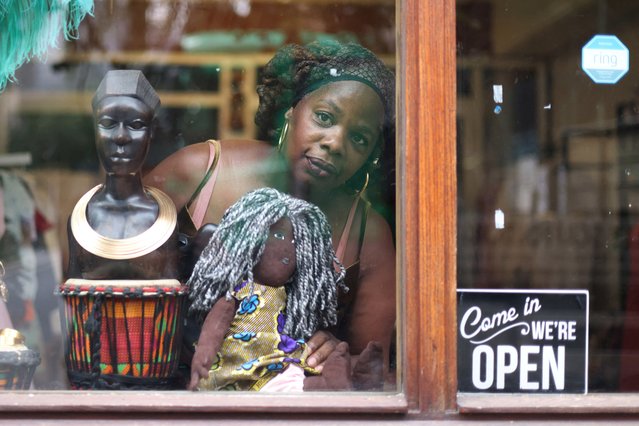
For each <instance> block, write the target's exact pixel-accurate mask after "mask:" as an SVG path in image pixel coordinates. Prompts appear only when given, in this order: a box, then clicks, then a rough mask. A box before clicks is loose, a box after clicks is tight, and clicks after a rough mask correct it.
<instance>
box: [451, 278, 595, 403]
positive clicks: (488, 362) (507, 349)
mask: <svg viewBox="0 0 639 426" xmlns="http://www.w3.org/2000/svg"><path fill="white" fill-rule="evenodd" d="M457 325H458V330H457V378H458V384H459V391H460V392H498V393H502V392H504V393H586V392H587V390H588V379H587V370H588V291H587V290H532V289H531V290H462V289H460V290H457Z"/></svg>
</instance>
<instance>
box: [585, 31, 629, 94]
mask: <svg viewBox="0 0 639 426" xmlns="http://www.w3.org/2000/svg"><path fill="white" fill-rule="evenodd" d="M629 67H630V53H629V51H628V48H627V47H626V46H625V45H624V44H623V43H622V42H621V40H619V39H618V38H617V37H616V36H614V35H596V36H594V37H593V38H591V39H590V41H589V42H588V43H586V44H585V45H584V47H582V48H581V69H583V70H584V72H585V73H586V74H588V76H589V77H590V78H591V79H592V81H594V82H595V83H598V84H615V83H617V82H618V81H619V80H620V79H621V77H623V76H624V75H626V73H627V72H628V68H629Z"/></svg>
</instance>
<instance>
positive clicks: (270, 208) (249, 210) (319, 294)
mask: <svg viewBox="0 0 639 426" xmlns="http://www.w3.org/2000/svg"><path fill="white" fill-rule="evenodd" d="M283 217H287V218H289V219H290V221H291V224H292V225H293V238H294V241H295V247H296V253H297V257H296V270H295V273H294V275H293V277H292V278H291V281H290V282H289V283H288V284H287V286H286V291H287V305H286V315H287V318H288V319H287V321H286V326H285V328H284V332H285V333H286V334H287V335H289V336H291V337H293V338H295V339H303V338H308V337H309V336H311V335H312V334H313V333H314V332H315V331H316V330H317V329H318V328H321V327H331V326H333V325H335V324H336V322H337V287H338V286H341V287H343V288H345V287H344V284H343V280H344V275H345V272H344V267H343V266H342V265H341V263H340V262H339V260H338V259H337V257H336V255H335V251H334V250H333V243H332V238H331V227H330V225H329V223H328V221H327V220H326V216H325V215H324V213H322V211H321V210H320V209H319V208H318V207H317V206H315V205H313V204H311V203H308V202H306V201H304V200H300V199H297V198H294V197H291V196H289V195H286V194H283V193H281V192H279V191H277V190H275V189H272V188H262V189H258V190H255V191H252V192H249V193H248V194H246V195H244V196H243V197H242V198H240V200H238V201H237V202H236V203H235V204H233V205H232V206H231V207H230V208H229V209H228V210H227V211H226V212H225V213H224V216H223V217H222V221H221V222H220V224H219V226H218V227H217V229H216V230H215V232H214V233H213V236H212V237H211V240H210V241H209V244H208V245H207V246H206V248H205V249H204V251H203V252H202V255H201V256H200V258H199V259H198V261H197V263H196V265H195V268H194V270H193V274H192V275H191V278H190V279H189V281H188V285H189V286H190V288H191V292H190V298H191V300H192V305H191V307H190V310H191V311H192V312H197V313H200V314H202V313H205V312H208V311H209V310H210V309H211V308H212V306H213V304H214V303H215V302H216V301H217V300H218V299H219V298H220V297H223V296H225V295H227V297H228V294H229V293H230V292H232V291H233V289H234V288H235V287H236V286H238V285H240V284H242V283H243V282H247V281H248V283H249V285H250V284H251V283H252V282H253V269H254V268H255V266H256V265H257V264H258V263H259V261H260V258H261V256H262V253H263V252H264V247H265V243H266V240H267V239H268V234H269V230H270V228H271V226H272V225H273V224H275V223H276V222H277V221H279V220H280V219H282V218H283ZM335 265H338V268H337V270H336V269H335ZM266 284H268V283H266Z"/></svg>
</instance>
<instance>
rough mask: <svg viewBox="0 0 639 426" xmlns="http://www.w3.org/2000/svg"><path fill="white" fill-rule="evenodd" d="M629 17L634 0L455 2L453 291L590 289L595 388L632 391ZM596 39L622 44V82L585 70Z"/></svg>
mask: <svg viewBox="0 0 639 426" xmlns="http://www.w3.org/2000/svg"><path fill="white" fill-rule="evenodd" d="M638 23H639V2H636V1H634V0H565V1H561V2H557V1H553V0H535V1H524V0H517V1H515V0H492V1H486V0H483V1H471V0H459V1H457V40H458V43H457V96H458V97H457V101H458V105H457V111H458V126H457V133H458V185H459V186H458V287H459V288H516V289H587V290H589V291H590V348H589V355H590V362H589V384H590V386H589V388H590V392H601V391H606V392H608V391H613V392H614V391H636V390H638V389H639V344H638V343H637V342H639V25H637V24H638ZM596 34H612V35H616V36H617V37H618V38H619V39H620V40H621V41H622V42H623V43H624V44H625V45H626V46H627V48H628V49H629V51H630V70H629V72H628V73H627V74H626V75H625V76H624V77H623V78H622V79H621V80H620V81H619V82H618V83H617V84H613V85H611V84H595V83H594V82H593V81H592V80H591V79H590V77H588V75H586V73H585V72H584V71H583V70H582V69H581V49H582V47H583V46H584V45H585V44H586V43H587V42H588V41H589V40H590V39H591V38H592V37H593V36H594V35H596ZM494 86H501V90H502V92H503V98H502V99H501V102H498V100H499V96H497V97H495V93H494ZM499 211H501V212H502V213H503V219H504V224H503V229H502V228H501V227H500V226H499V224H497V226H496V217H497V218H500V217H501V214H500V213H497V215H496V212H499ZM497 222H499V220H498V221H497Z"/></svg>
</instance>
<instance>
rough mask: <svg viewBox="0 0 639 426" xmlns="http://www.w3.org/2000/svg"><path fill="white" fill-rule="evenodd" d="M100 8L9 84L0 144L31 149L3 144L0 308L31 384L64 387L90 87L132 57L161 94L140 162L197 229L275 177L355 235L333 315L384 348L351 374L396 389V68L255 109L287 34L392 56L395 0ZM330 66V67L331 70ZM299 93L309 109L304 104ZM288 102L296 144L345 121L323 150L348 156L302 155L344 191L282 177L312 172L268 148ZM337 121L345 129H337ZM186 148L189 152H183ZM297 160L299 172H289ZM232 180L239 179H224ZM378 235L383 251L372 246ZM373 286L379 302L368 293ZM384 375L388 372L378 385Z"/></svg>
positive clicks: (346, 329) (362, 345) (88, 143)
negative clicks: (26, 357) (208, 184)
mask: <svg viewBox="0 0 639 426" xmlns="http://www.w3.org/2000/svg"><path fill="white" fill-rule="evenodd" d="M95 7H96V9H95V13H94V17H92V18H87V19H85V21H84V22H83V24H82V27H81V30H80V34H79V38H78V40H74V41H72V42H67V43H65V44H64V45H63V46H62V49H59V50H58V51H57V52H55V53H52V54H51V56H50V57H49V59H48V62H46V63H40V62H36V61H34V62H32V63H29V64H27V65H25V66H23V67H22V68H21V69H20V70H19V71H18V74H17V77H18V80H19V83H17V84H11V85H10V86H9V87H8V88H7V90H6V91H5V92H3V93H1V94H0V152H3V153H5V154H8V153H23V152H26V153H30V155H31V160H30V163H29V164H28V165H25V164H24V163H11V162H10V161H7V162H4V163H3V162H2V159H3V157H2V156H1V155H0V167H1V169H0V178H1V181H2V188H3V190H4V202H3V203H2V204H3V206H4V208H5V214H4V217H5V222H6V229H7V231H6V232H5V234H4V236H3V237H2V238H0V260H2V261H3V262H4V263H5V266H6V269H7V275H6V278H5V281H6V282H7V286H8V288H9V302H8V303H7V308H8V309H9V312H10V314H11V319H12V320H13V323H14V326H15V328H17V329H18V330H20V332H22V333H23V334H24V335H25V336H26V343H27V345H28V346H29V347H30V348H34V349H36V350H38V351H39V352H40V353H41V355H42V365H40V366H39V367H38V369H37V370H36V373H35V376H34V379H33V383H34V387H35V388H36V389H67V388H68V387H69V384H68V379H67V377H66V375H65V371H64V370H65V369H64V356H63V345H62V337H61V333H62V331H61V328H60V320H59V309H60V307H59V305H58V302H59V301H58V300H57V299H56V298H55V297H54V296H53V291H54V289H55V288H56V286H58V285H59V284H60V283H61V282H63V281H64V279H66V278H67V274H66V271H65V270H64V266H63V265H66V264H67V262H68V261H67V257H68V254H67V247H66V243H65V241H66V239H67V236H66V221H67V218H68V216H69V214H70V212H71V209H72V207H73V206H74V205H75V203H76V201H77V200H78V199H79V198H80V197H81V196H82V194H83V193H84V192H85V191H86V189H87V188H91V187H93V186H95V185H96V184H97V183H99V182H102V181H103V177H102V176H101V173H102V172H101V170H100V169H99V165H98V163H97V161H96V158H97V156H96V152H95V145H94V130H93V128H92V126H91V119H90V113H91V103H90V99H91V96H92V95H93V93H94V92H95V89H96V88H97V86H98V83H99V82H100V81H101V80H102V78H103V76H104V74H105V72H106V71H108V70H110V69H139V70H141V71H143V72H144V74H145V75H146V76H147V78H148V80H149V82H150V83H151V85H152V86H153V87H154V88H155V89H156V90H157V91H158V94H159V96H160V98H161V100H162V107H161V108H160V110H159V111H158V127H157V129H156V132H155V134H154V140H153V143H152V144H151V148H150V152H149V154H148V156H147V160H146V163H145V165H144V168H143V172H144V173H145V174H147V178H146V180H147V183H148V184H150V185H152V186H156V187H160V188H162V189H163V190H164V191H165V192H166V193H167V194H169V195H170V196H171V197H172V198H173V201H174V203H175V204H176V206H177V207H178V209H180V208H182V207H184V206H185V205H188V206H189V207H190V209H189V214H190V216H191V217H190V220H191V223H190V225H191V226H193V225H196V226H199V225H201V224H204V223H209V222H212V223H217V222H219V221H220V219H221V217H222V214H223V212H224V211H225V209H226V208H227V207H229V206H230V205H231V204H232V202H233V201H236V200H237V199H238V198H239V197H240V195H243V194H244V193H246V192H247V191H248V190H250V189H253V188H255V187H257V186H264V185H267V184H268V185H270V186H276V187H278V188H279V189H281V190H283V191H286V192H291V193H295V195H298V196H299V197H302V198H307V199H309V201H313V202H315V203H316V204H318V205H320V206H321V208H322V209H323V210H324V212H325V213H326V215H327V217H328V219H329V222H330V223H331V225H332V228H333V239H334V245H335V249H336V250H337V251H338V252H339V250H338V249H340V248H339V247H338V246H340V244H339V241H340V237H341V236H342V235H343V234H344V235H346V236H345V237H344V238H343V239H341V240H342V241H343V242H344V243H343V244H342V245H341V252H342V256H343V257H340V260H341V261H342V262H343V263H344V266H345V267H348V269H349V271H350V272H349V273H350V275H349V277H348V278H347V281H348V280H350V281H351V282H352V283H353V284H352V285H351V286H352V288H351V291H350V292H349V293H348V296H346V297H345V298H344V299H343V300H341V302H342V305H341V309H342V310H341V311H340V315H341V317H340V318H343V319H344V320H343V322H342V323H341V324H340V327H338V328H337V329H333V330H331V331H332V333H333V334H335V335H337V336H338V337H339V338H340V339H343V340H346V341H348V342H349V344H350V352H351V354H352V355H353V356H358V355H360V354H361V353H362V352H364V351H368V352H365V353H366V354H367V356H366V357H364V358H365V359H366V360H369V362H371V365H377V364H376V361H375V360H380V359H383V360H384V363H383V364H382V367H381V368H380V369H377V370H379V371H377V370H376V372H375V374H373V377H377V378H376V379H375V378H374V379H371V380H370V381H369V383H364V384H356V383H354V384H353V386H354V387H355V388H358V389H367V390H381V389H384V390H393V389H395V388H396V383H395V378H394V377H395V361H394V360H395V351H394V349H393V350H391V348H390V347H391V346H392V345H391V342H392V340H393V339H394V325H395V311H394V310H395V306H394V305H395V304H394V294H395V278H394V276H395V274H394V267H395V265H394V235H395V231H394V223H395V222H394V211H395V207H394V206H395V198H394V197H395V195H394V173H395V169H394V157H395V148H394V117H392V114H391V111H394V97H393V93H387V92H385V90H386V89H385V88H384V87H386V86H388V87H394V80H393V78H394V77H387V76H385V77H383V78H382V80H384V79H386V80H387V81H384V82H382V83H380V81H375V82H373V80H374V79H375V78H377V77H379V76H380V75H381V74H379V73H377V77H376V76H375V74H376V72H374V73H373V75H369V76H359V77H358V78H359V80H360V81H359V82H356V81H355V80H356V79H348V78H343V79H340V78H336V80H347V81H336V82H333V83H331V84H335V85H336V86H339V88H340V89H339V90H327V87H328V85H327V84H325V82H322V83H321V84H320V83H318V84H316V85H315V86H313V87H312V88H307V89H308V90H306V91H305V92H304V93H301V92H300V93H296V98H295V99H289V100H288V101H287V102H290V103H289V104H288V105H285V104H284V103H283V102H281V99H280V104H279V105H278V108H280V109H279V110H278V112H277V114H278V116H277V118H276V121H273V122H271V123H270V124H269V125H264V121H263V123H262V124H259V123H257V124H256V120H255V115H256V111H257V110H258V105H259V104H260V102H261V101H260V98H259V96H258V93H257V91H256V89H257V86H258V84H260V83H261V82H263V81H264V78H265V74H264V72H265V70H267V68H265V65H266V64H267V63H268V62H269V60H270V59H271V58H272V57H273V56H274V54H275V52H276V51H277V49H279V48H281V47H283V46H285V45H287V44H290V43H296V44H300V45H303V44H307V43H311V42H314V41H321V42H324V43H328V44H331V43H334V42H339V43H346V42H355V43H358V44H359V45H362V46H364V47H365V48H367V49H370V51H372V52H373V53H374V55H376V56H377V57H378V58H380V60H381V62H383V63H384V64H386V65H387V66H389V67H390V68H391V69H392V67H393V64H394V54H395V2H392V1H388V0H371V1H362V0H339V1H332V2H331V1H316V0H307V1H299V2H292V3H291V2H280V1H277V0H273V1H268V0H260V1H250V0H246V1H244V0H242V1H235V0H233V1H228V2H201V1H179V2H158V1H154V0H144V1H136V2H130V1H124V0H114V1H112V2H96V5H95ZM140 17H144V19H140ZM335 72H337V73H338V74H339V73H341V72H342V70H341V69H340V70H336V71H335ZM328 73H329V74H328V75H329V76H331V77H335V76H334V75H331V74H330V73H331V70H330V69H328ZM338 77H339V76H338ZM358 84H359V85H360V86H358ZM327 94H328V95H331V96H335V94H341V95H342V97H343V98H344V99H346V100H345V101H343V99H341V98H340V99H338V98H333V99H328V101H330V102H332V104H333V106H334V105H338V106H341V109H340V111H325V109H326V108H325V107H326V106H329V107H330V106H331V105H323V106H322V109H321V110H318V102H324V103H325V104H327V103H330V102H328V101H327V98H326V96H325V95H327ZM353 94H355V95H353ZM320 95H321V96H320ZM322 96H324V97H322ZM353 99H356V101H353ZM362 100H363V101H362ZM311 101H312V102H314V104H313V105H311ZM340 102H345V103H340ZM349 102H350V103H349ZM262 105H264V101H263V100H262ZM298 105H299V106H304V107H305V108H306V109H302V108H296V107H297V106H298ZM284 106H285V107H286V108H284V109H281V108H282V107H284ZM289 108H291V109H290V112H289V114H290V121H291V125H290V129H289V132H288V136H287V135H285V138H284V140H286V141H288V142H290V141H295V140H296V138H298V135H300V134H301V132H306V133H307V134H309V135H311V136H312V132H311V130H312V129H311V128H310V127H306V128H304V126H302V124H301V123H307V124H310V123H313V125H315V126H316V127H317V128H318V129H324V130H325V133H330V128H329V127H328V125H329V123H333V121H334V122H336V123H337V122H340V123H341V122H342V121H344V122H348V123H349V124H348V126H347V127H348V128H347V129H346V131H344V132H342V133H343V135H344V140H347V141H348V143H349V144H350V145H348V146H347V147H345V148H343V149H344V150H343V151H342V152H340V151H339V150H337V151H335V149H333V148H331V149H333V150H332V151H330V150H328V151H326V152H332V154H331V155H333V156H334V157H333V158H337V157H339V158H344V159H348V161H344V162H342V163H340V162H339V161H342V160H339V161H336V162H329V161H325V162H324V163H322V162H318V161H317V160H314V162H307V164H306V166H307V168H308V169H309V170H307V172H309V173H307V174H308V176H310V177H311V178H312V179H316V180H323V179H324V177H325V176H324V175H331V177H335V179H333V180H334V181H335V182H333V183H334V184H335V186H330V188H331V189H334V187H340V188H341V187H342V184H344V182H348V184H349V185H348V190H346V189H344V188H345V187H344V188H341V189H340V190H339V191H337V192H332V193H330V194H328V193H322V191H319V192H317V191H315V192H313V191H311V192H308V191H307V190H308V189H309V188H312V186H311V187H309V186H306V185H305V184H304V185H297V183H299V182H301V181H302V180H300V179H299V176H298V177H295V178H294V179H292V180H290V179H289V178H290V177H291V176H293V177H294V176H295V173H301V175H303V174H304V173H305V172H304V170H301V169H298V168H295V167H293V164H294V163H291V162H287V161H282V158H285V157H286V155H289V152H288V151H290V155H291V156H290V158H293V157H292V155H293V154H294V153H296V154H300V153H303V152H304V151H303V149H302V148H300V147H299V146H297V145H296V144H295V143H285V144H284V148H283V150H282V151H277V149H276V148H275V145H277V141H278V140H279V136H280V135H281V133H282V127H283V118H284V114H285V113H287V111H289ZM312 108H314V109H312ZM358 108H359V110H358ZM362 109H367V110H366V111H361V110H362ZM311 111H313V113H314V121H313V122H311V121H308V120H306V119H304V120H303V119H302V117H301V114H302V112H305V113H310V112H311ZM353 111H359V112H357V113H354V112H353ZM362 117H364V119H362ZM370 117H373V118H370ZM271 118H275V117H271ZM318 120H319V121H318ZM331 125H332V124H331ZM334 128H339V129H340V132H341V131H342V128H341V127H339V126H335V127H334ZM327 129H328V130H327ZM309 132H310V133H309ZM336 133H339V132H336ZM207 139H216V140H220V141H221V146H222V154H221V160H220V162H219V164H220V167H221V169H220V170H219V173H218V175H217V177H216V178H215V179H217V184H215V186H214V190H213V192H212V195H211V198H210V199H211V200H212V201H211V202H210V205H209V206H208V208H206V204H207V203H204V204H205V206H204V207H205V208H204V210H203V211H204V212H205V213H204V214H200V213H196V211H195V210H196V206H197V205H198V200H197V199H198V197H191V195H192V194H194V192H196V191H195V188H196V187H197V186H198V184H199V183H200V182H201V181H202V178H203V176H204V175H205V174H206V173H205V172H206V170H207V161H208V158H209V155H210V153H213V156H215V151H214V150H209V145H208V144H200V142H204V141H206V140H207ZM253 139H262V140H264V141H265V142H263V143H256V142H254V141H253ZM298 140H302V139H299V138H298ZM308 140H311V139H310V136H309V139H308ZM185 147H186V148H187V150H185V151H180V150H181V149H183V148H185ZM200 149H203V150H204V151H203V152H201V156H200V158H203V159H204V160H203V162H204V164H202V165H201V166H196V165H194V163H189V162H185V161H184V159H182V160H180V161H179V162H180V163H181V164H182V165H183V166H184V164H186V166H187V168H188V169H189V170H188V171H189V172H190V175H186V177H185V176H184V175H183V176H177V177H176V176H173V175H171V174H170V173H168V172H166V170H165V171H162V170H163V169H162V167H161V166H162V164H170V162H171V159H172V158H175V157H174V154H175V153H176V152H182V153H185V152H195V151H197V150H200ZM296 149H302V150H301V151H295V150H296ZM327 149H328V148H327ZM189 150H191V151H189ZM322 152H325V151H322ZM7 158H8V157H7ZM298 158H300V157H298ZM237 159H240V160H237ZM247 159H252V160H253V162H252V163H248V162H246V161H245V160H247ZM236 160H237V161H236ZM167 161H168V162H169V163H167ZM242 161H244V162H242ZM323 161H324V160H323ZM229 164H236V165H237V164H239V165H240V166H238V167H232V166H231V167H229ZM176 170H177V169H176ZM288 170H290V171H291V172H292V174H291V175H289V174H288V173H284V172H286V171H288ZM311 172H314V173H315V176H314V175H313V173H311ZM366 172H368V173H366ZM301 175H300V176H301ZM332 175H336V176H332ZM174 178H175V179H174ZM337 178H339V179H337ZM351 178H352V179H351ZM157 179H160V180H159V181H157ZM215 179H213V181H215ZM338 181H339V182H338ZM333 183H331V185H333ZM363 188H365V189H366V191H362V189H363ZM229 189H230V190H231V191H235V192H231V193H229V192H226V193H225V192H224V191H225V190H229ZM342 189H344V190H343V191H342ZM202 191H204V192H206V191H205V190H202ZM229 194H231V195H229ZM191 198H192V199H191ZM200 198H204V196H202V197H200ZM354 200H358V201H357V203H354V202H353V201H354ZM369 203H370V208H369V207H368V206H369ZM345 206H346V207H345ZM351 207H353V209H352V211H353V215H352V217H351V218H350V219H349V212H350V211H351ZM198 215H199V216H198ZM186 217H189V215H186ZM345 229H346V230H347V231H344V230H345ZM184 231H185V232H187V231H195V229H187V228H184ZM187 233H192V232H187ZM10 237H11V238H10ZM379 241H382V247H383V248H381V249H373V248H372V247H373V245H374V244H376V243H377V242H379ZM18 247H20V250H17V248H18ZM22 253H26V254H25V255H24V256H23V255H22ZM380 299H382V300H383V303H382V304H381V308H380V306H376V305H375V303H376V302H375V300H380ZM371 306H375V307H374V308H372V307H371ZM358 321H359V323H358ZM376 321H377V322H376ZM190 331H191V334H190V335H189V332H186V333H185V334H186V337H185V339H186V341H187V342H189V343H190V344H191V345H192V343H193V341H195V340H197V333H198V332H199V328H197V327H195V328H191V329H190ZM193 333H195V334H193ZM327 336H328V335H325V336H324V337H323V338H322V342H323V341H324V340H326V339H328V337H327ZM189 339H191V340H189ZM373 340H375V341H381V342H380V345H376V344H370V345H369V342H370V341H373ZM328 341H332V340H328ZM319 346H320V347H321V342H320V344H319ZM191 349H192V346H191ZM184 355H185V356H186V359H188V356H189V355H190V354H189V353H188V351H186V353H185V354H184ZM370 360H372V361H370ZM375 368H377V367H375ZM380 375H385V380H384V382H383V383H382V381H381V380H380V379H379V377H380ZM371 383H372V384H371Z"/></svg>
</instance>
